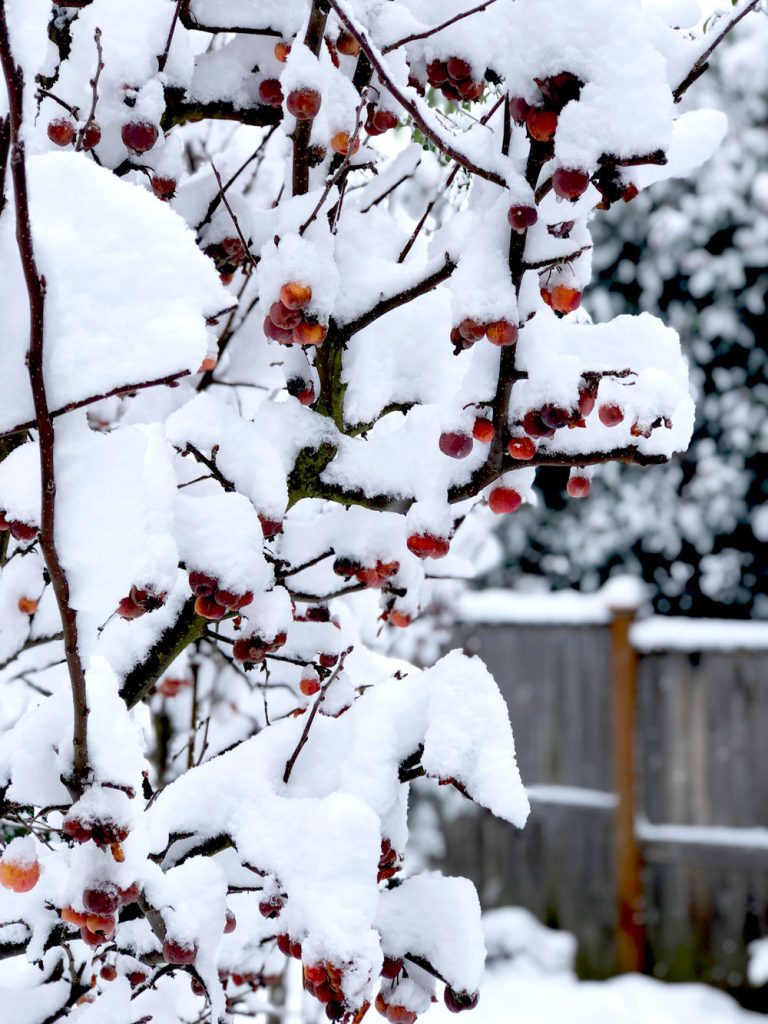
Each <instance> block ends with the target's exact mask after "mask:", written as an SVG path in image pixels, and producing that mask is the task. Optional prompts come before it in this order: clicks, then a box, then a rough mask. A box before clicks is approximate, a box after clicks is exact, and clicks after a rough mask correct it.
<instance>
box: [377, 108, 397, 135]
mask: <svg viewBox="0 0 768 1024" xmlns="http://www.w3.org/2000/svg"><path fill="white" fill-rule="evenodd" d="M371 121H372V122H373V126H374V128H375V129H376V131H377V132H386V131H388V130H389V129H390V128H397V114H393V113H392V111H391V110H376V111H375V112H374V114H373V117H372V118H371Z"/></svg>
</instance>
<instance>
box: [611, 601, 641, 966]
mask: <svg viewBox="0 0 768 1024" xmlns="http://www.w3.org/2000/svg"><path fill="white" fill-rule="evenodd" d="M607 596H608V598H609V608H610V611H611V677H612V682H613V695H612V699H613V708H612V712H613V713H612V722H613V736H612V739H613V765H614V786H615V791H616V795H617V798H618V805H617V807H616V817H615V833H614V858H615V873H616V961H617V968H618V970H619V971H620V972H622V973H625V972H629V971H642V970H643V967H644V965H645V923H644V906H645V901H644V893H643V882H642V874H641V870H642V855H641V850H640V844H639V842H638V839H637V835H636V831H635V822H636V818H637V779H636V722H637V655H636V652H635V650H634V648H633V647H632V643H631V640H630V635H629V634H630V628H631V626H632V624H633V622H634V621H635V618H636V615H637V606H638V604H639V601H632V600H630V595H629V594H627V593H622V594H621V595H620V594H619V593H618V592H617V593H616V595H615V600H611V597H613V595H607Z"/></svg>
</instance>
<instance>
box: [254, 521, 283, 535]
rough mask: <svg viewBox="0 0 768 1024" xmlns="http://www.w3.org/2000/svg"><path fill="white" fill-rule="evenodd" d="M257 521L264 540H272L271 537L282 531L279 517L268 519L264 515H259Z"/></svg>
mask: <svg viewBox="0 0 768 1024" xmlns="http://www.w3.org/2000/svg"><path fill="white" fill-rule="evenodd" d="M259 522H260V523H261V532H262V533H263V534H264V539H265V540H272V538H273V537H277V535H278V534H279V533H282V532H283V524H282V523H281V522H280V520H279V519H268V518H267V517H266V516H261V515H260V516H259Z"/></svg>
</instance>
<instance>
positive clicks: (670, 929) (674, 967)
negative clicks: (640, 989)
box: [443, 592, 768, 1005]
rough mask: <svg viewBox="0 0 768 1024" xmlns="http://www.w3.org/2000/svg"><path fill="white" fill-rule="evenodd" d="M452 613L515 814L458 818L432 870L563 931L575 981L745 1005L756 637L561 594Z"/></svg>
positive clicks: (763, 649)
mask: <svg viewBox="0 0 768 1024" xmlns="http://www.w3.org/2000/svg"><path fill="white" fill-rule="evenodd" d="M553 598H554V599H553ZM463 611H464V613H465V617H466V619H470V620H474V621H469V622H465V624H464V625H463V626H462V628H461V630H460V635H459V643H460V644H461V645H462V646H464V648H465V649H466V650H467V651H468V652H471V653H477V654H479V655H480V656H481V657H482V658H483V659H484V660H485V662H486V663H487V664H488V666H489V668H490V669H491V671H492V672H493V674H494V675H495V677H496V679H497V681H498V683H499V685H500V687H501V689H502V692H503V693H504V696H505V698H506V700H507V703H508V705H509V710H510V717H511V720H512V725H513V729H514V733H515V741H516V746H517V753H518V762H519V765H520V771H521V774H522V777H523V781H524V782H525V784H526V787H527V788H528V790H529V796H530V798H531V805H532V812H531V817H530V819H529V822H528V824H527V826H526V827H525V829H524V830H523V831H521V832H520V831H518V830H515V829H512V828H511V827H507V826H505V825H503V823H500V822H498V821H496V820H495V819H493V818H492V817H491V816H487V815H484V814H482V813H480V812H478V811H476V810H475V809H474V808H472V807H471V805H466V810H464V811H463V812H462V813H461V814H460V815H459V816H458V817H457V818H455V819H454V820H452V821H449V822H447V823H446V826H445V827H446V835H447V837H448V849H447V854H446V862H445V863H444V865H443V867H444V868H445V869H446V870H447V871H449V872H451V873H461V874H465V875H468V876H469V877H471V878H473V879H474V881H475V882H476V884H477V885H478V889H479V891H480V893H481V898H482V900H483V903H484V905H485V906H486V907H495V906H500V905H505V904H514V905H518V906H523V907H526V908H528V909H529V910H531V911H532V912H533V913H534V914H536V916H537V917H539V918H540V919H541V920H542V921H545V922H546V923H548V924H551V925H554V926H557V927H561V928H565V929H567V930H569V931H571V932H573V933H574V934H575V935H576V936H577V938H578V940H579V958H578V968H579V970H580V972H581V974H582V975H584V976H589V977H605V976H608V975H610V974H613V973H615V972H617V971H623V970H645V971H647V972H649V973H653V974H655V975H656V976H657V977H660V978H665V979H668V980H677V981H681V980H694V979H696V980H704V981H708V982H710V983H712V984H715V985H718V986H720V987H724V988H728V989H730V990H732V991H736V993H737V994H738V995H740V997H741V998H742V1000H743V1001H747V1002H751V1003H752V1004H753V1005H760V1003H761V999H762V996H761V995H758V996H757V997H756V996H755V994H754V993H753V994H752V995H751V996H750V997H749V998H746V1000H745V993H746V989H745V988H744V986H745V985H746V982H745V976H746V960H747V953H746V947H747V944H748V942H749V941H751V940H752V939H754V938H757V937H759V936H762V935H765V934H768V827H767V826H768V624H759V623H715V622H702V621H699V622H696V621H694V620H690V621H686V620H659V619H656V618H652V619H649V620H645V621H643V620H640V621H638V622H636V623H635V624H633V622H632V620H633V617H634V613H633V612H632V611H630V610H629V609H628V608H627V607H623V608H618V609H617V608H615V607H614V608H613V610H611V608H610V607H609V606H608V604H607V603H606V602H605V601H604V600H602V599H601V598H600V597H591V598H583V597H581V596H579V595H571V594H568V595H562V596H559V595H553V596H549V597H547V598H540V599H538V598H537V599H532V598H529V597H526V598H520V599H514V598H512V597H511V595H509V594H508V593H505V592H498V593H494V592H485V593H484V594H482V595H477V596H476V597H475V596H470V597H469V598H468V599H467V602H466V604H465V607H464V609H463ZM489 620H490V621H489Z"/></svg>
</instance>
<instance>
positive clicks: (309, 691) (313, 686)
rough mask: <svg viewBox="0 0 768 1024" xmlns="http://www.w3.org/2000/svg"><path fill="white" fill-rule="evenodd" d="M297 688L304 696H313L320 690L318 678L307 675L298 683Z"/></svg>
mask: <svg viewBox="0 0 768 1024" xmlns="http://www.w3.org/2000/svg"><path fill="white" fill-rule="evenodd" d="M299 689H300V690H301V692H302V693H303V694H304V696H305V697H313V696H314V695H315V694H316V693H319V692H320V680H319V679H317V678H310V677H309V676H307V677H306V678H304V679H302V680H301V682H300V683H299Z"/></svg>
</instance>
